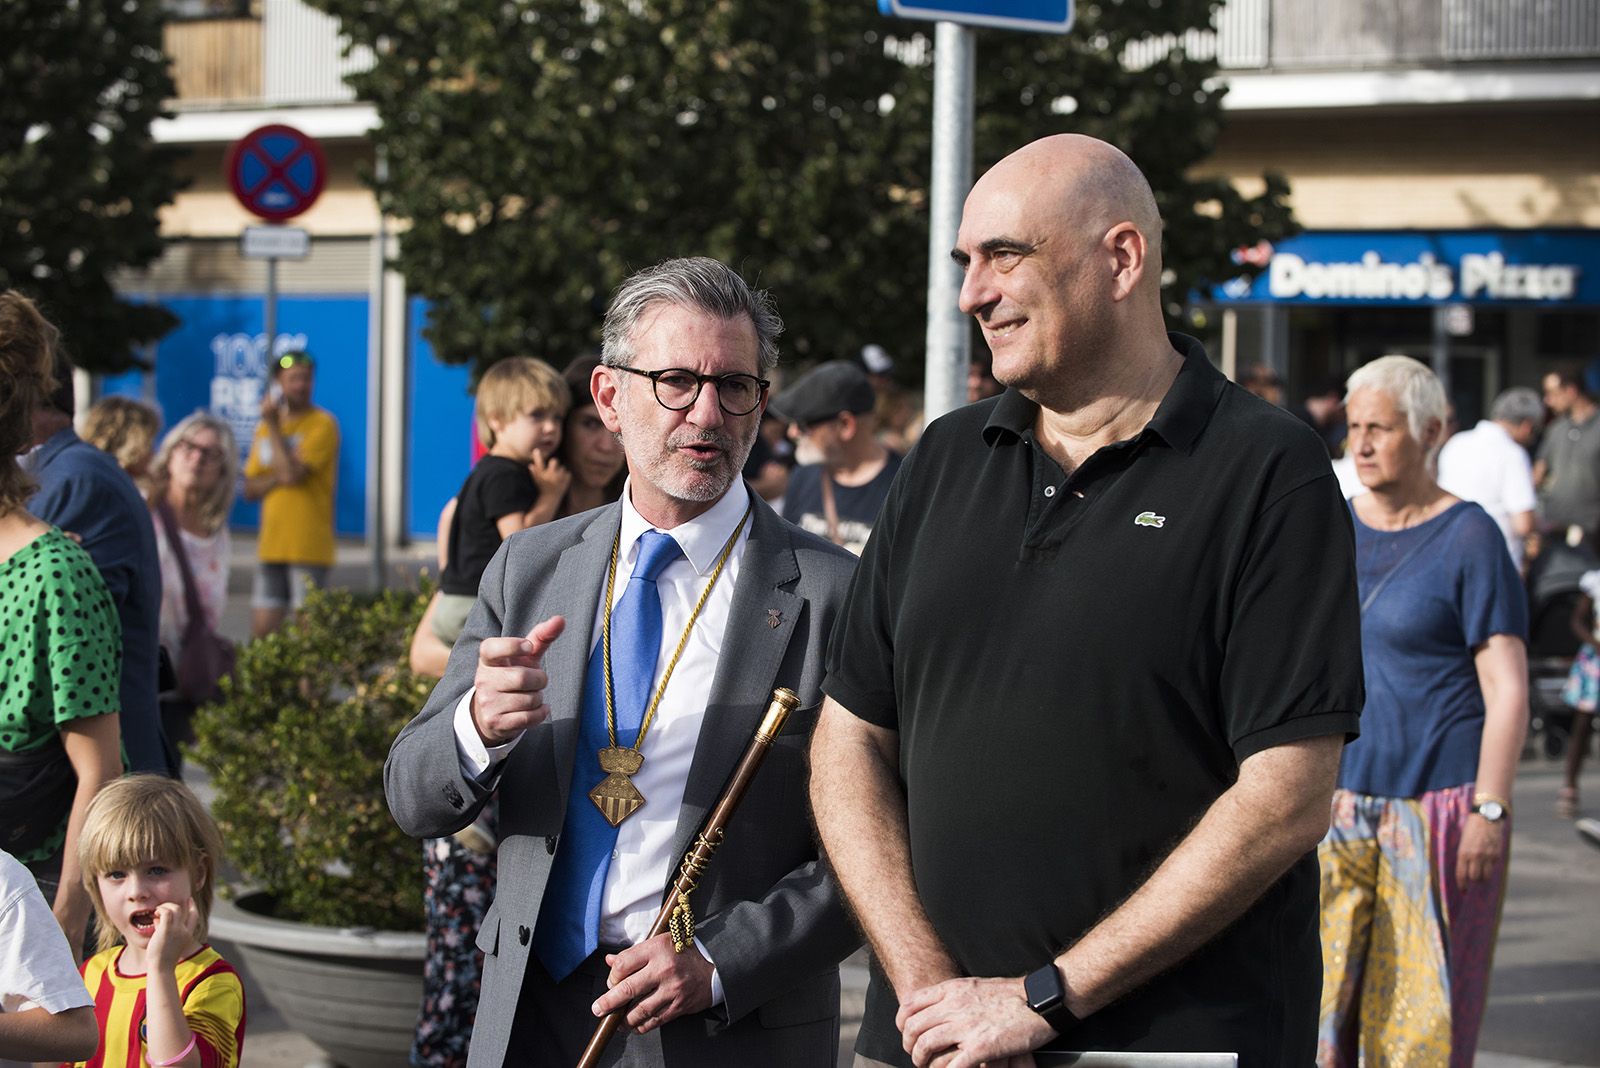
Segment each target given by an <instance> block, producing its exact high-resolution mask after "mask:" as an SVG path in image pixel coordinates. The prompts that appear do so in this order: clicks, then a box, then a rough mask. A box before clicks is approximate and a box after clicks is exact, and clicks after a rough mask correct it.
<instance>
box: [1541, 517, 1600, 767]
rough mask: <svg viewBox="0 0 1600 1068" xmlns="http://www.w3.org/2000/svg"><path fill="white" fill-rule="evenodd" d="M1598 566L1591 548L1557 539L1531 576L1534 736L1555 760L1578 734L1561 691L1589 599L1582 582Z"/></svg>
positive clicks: (1599, 561) (1552, 542) (1548, 547)
mask: <svg viewBox="0 0 1600 1068" xmlns="http://www.w3.org/2000/svg"><path fill="white" fill-rule="evenodd" d="M1597 567H1600V557H1596V555H1595V553H1594V550H1593V549H1591V548H1590V547H1589V545H1588V544H1580V545H1578V546H1576V547H1573V546H1570V545H1567V544H1566V543H1565V542H1559V541H1553V540H1552V541H1547V542H1546V543H1545V546H1544V550H1543V551H1542V552H1541V553H1540V554H1539V556H1538V558H1537V559H1535V560H1534V562H1533V566H1532V568H1531V570H1530V572H1529V575H1528V707H1529V712H1530V714H1531V716H1532V718H1531V720H1530V722H1529V731H1528V737H1529V739H1530V741H1535V740H1536V742H1535V744H1538V745H1540V746H1542V747H1543V750H1544V755H1545V756H1547V757H1549V758H1551V759H1552V760H1553V759H1555V758H1556V757H1559V756H1560V755H1561V754H1562V753H1563V752H1564V751H1565V750H1566V747H1567V739H1568V738H1569V737H1570V736H1571V734H1572V710H1571V709H1570V708H1568V707H1567V706H1566V704H1565V703H1564V702H1563V701H1562V700H1561V688H1562V686H1564V685H1565V684H1566V681H1567V672H1568V671H1570V670H1571V668H1572V659H1573V657H1575V656H1577V655H1578V646H1579V644H1580V643H1579V641H1578V636H1577V635H1576V634H1574V633H1573V632H1572V610H1573V608H1574V607H1576V605H1577V603H1578V600H1579V598H1581V597H1582V596H1583V591H1582V590H1580V589H1578V580H1579V579H1580V578H1582V577H1583V575H1584V572H1586V571H1592V570H1594V569H1595V568H1597Z"/></svg>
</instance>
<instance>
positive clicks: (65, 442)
mask: <svg viewBox="0 0 1600 1068" xmlns="http://www.w3.org/2000/svg"><path fill="white" fill-rule="evenodd" d="M77 441H78V432H77V431H76V430H74V429H72V427H70V426H64V427H62V428H61V429H60V430H57V431H56V432H55V433H54V434H51V435H50V436H49V437H48V438H46V439H45V441H44V444H43V445H40V446H39V447H38V448H37V449H34V450H33V452H32V453H31V454H30V455H29V457H28V466H29V468H30V469H31V470H33V471H42V470H44V469H45V467H46V466H47V465H48V464H49V463H50V462H51V461H52V460H54V459H55V458H56V457H57V456H59V455H60V454H61V451H62V450H63V449H66V448H69V447H70V446H72V445H73V444H74V443H76V442H77Z"/></svg>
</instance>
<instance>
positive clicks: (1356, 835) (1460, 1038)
mask: <svg viewBox="0 0 1600 1068" xmlns="http://www.w3.org/2000/svg"><path fill="white" fill-rule="evenodd" d="M1472 795H1473V787H1472V784H1470V783H1469V784H1467V785H1465V786H1455V787H1451V788H1450V789H1448V790H1436V791H1433V792H1431V793H1426V794H1423V795H1422V796H1421V797H1417V798H1385V797H1369V796H1367V795H1365V794H1355V793H1351V792H1350V791H1348V790H1338V791H1336V792H1335V793H1334V795H1333V817H1332V820H1331V825H1330V827H1329V829H1328V834H1327V837H1326V838H1324V839H1323V840H1322V844H1321V845H1320V846H1319V847H1318V849H1317V858H1318V860H1319V861H1320V862H1321V867H1322V967H1323V981H1322V1020H1321V1024H1320V1026H1319V1028H1318V1032H1317V1065H1318V1068H1355V1066H1356V1065H1357V1064H1358V1063H1360V1064H1361V1065H1362V1068H1471V1065H1472V1058H1473V1053H1474V1051H1475V1050H1476V1049H1477V1045H1478V1029H1479V1026H1480V1025H1481V1024H1482V1023H1483V1008H1484V1002H1485V1000H1486V999H1487V997H1488V988H1489V969H1490V965H1491V963H1492V962H1493V958H1494V940H1495V934H1496V932H1497V931H1498V930H1499V927H1500V906H1501V903H1502V901H1503V900H1504V898H1505V885H1506V864H1507V861H1508V859H1509V852H1510V851H1509V849H1507V850H1506V851H1505V852H1503V853H1502V855H1501V858H1500V863H1499V865H1498V866H1497V867H1496V869H1495V871H1494V873H1493V874H1492V875H1491V876H1490V877H1489V878H1488V879H1487V880H1485V881H1483V882H1479V883H1468V884H1462V883H1458V882H1457V881H1456V851H1457V848H1458V847H1459V846H1460V844H1461V832H1462V829H1463V827H1464V826H1465V824H1466V820H1467V817H1468V815H1470V814H1471V811H1472ZM1506 834H1507V842H1508V844H1509V835H1510V828H1509V827H1507V829H1506ZM1358 1056H1359V1062H1358Z"/></svg>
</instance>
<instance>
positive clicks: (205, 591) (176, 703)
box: [150, 411, 239, 768]
mask: <svg viewBox="0 0 1600 1068" xmlns="http://www.w3.org/2000/svg"><path fill="white" fill-rule="evenodd" d="M238 480H239V447H238V445H237V443H236V441H235V439H234V436H233V430H232V429H231V428H230V427H229V426H228V424H227V423H226V422H224V421H223V420H221V419H219V418H217V417H216V416H214V415H212V414H210V413H209V412H203V411H202V412H195V413H194V414H192V415H190V416H188V417H186V418H184V419H183V420H181V421H179V423H178V425H177V426H175V427H173V428H172V429H171V430H169V431H167V436H166V437H165V438H163V439H162V441H161V448H160V449H159V450H157V452H156V458H155V462H154V463H152V464H151V466H150V482H151V488H150V509H151V511H153V512H154V513H155V518H156V545H157V547H158V549H159V550H160V555H161V644H162V646H163V647H164V648H165V649H166V650H167V652H168V654H169V655H170V656H171V657H172V659H173V662H174V663H181V662H182V657H183V656H184V644H185V639H186V638H191V639H192V640H203V639H201V638H195V637H194V635H193V632H192V630H191V626H190V619H191V607H192V606H198V608H199V611H200V612H201V614H202V617H203V619H204V623H205V626H206V628H208V629H209V630H210V632H211V633H212V634H215V632H216V629H217V624H218V622H219V620H220V619H221V617H222V610H223V607H224V604H225V602H226V600H227V595H228V565H229V558H230V556H231V555H232V543H231V540H230V538H229V536H228V512H229V510H230V509H232V507H233V499H234V494H235V492H236V489H237V483H238ZM187 674H188V673H185V672H181V671H180V683H182V682H186V681H188V680H187V678H186V676H187ZM182 691H183V686H182V685H180V690H179V692H175V693H168V694H163V695H162V698H161V725H162V728H163V729H164V730H165V732H166V736H167V738H168V740H169V741H170V742H171V743H172V746H173V748H174V750H176V748H177V746H178V745H179V744H180V743H187V742H191V741H193V740H194V731H193V729H192V728H191V727H190V720H191V719H192V718H193V717H194V709H195V703H196V701H198V700H202V699H203V698H204V696H205V695H204V694H200V693H195V692H182ZM169 757H170V759H171V761H172V764H173V767H174V768H177V767H181V766H182V757H181V754H179V753H177V752H173V753H172V754H170V755H169Z"/></svg>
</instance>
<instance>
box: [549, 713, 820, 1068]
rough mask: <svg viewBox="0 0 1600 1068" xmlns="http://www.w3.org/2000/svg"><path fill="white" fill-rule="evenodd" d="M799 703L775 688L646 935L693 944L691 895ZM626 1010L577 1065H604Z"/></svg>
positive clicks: (613, 1017)
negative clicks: (602, 1059)
mask: <svg viewBox="0 0 1600 1068" xmlns="http://www.w3.org/2000/svg"><path fill="white" fill-rule="evenodd" d="M799 705H800V698H799V696H798V695H797V694H796V693H795V692H794V691H793V690H790V689H787V688H785V687H782V686H780V687H778V688H777V689H776V690H773V691H772V699H771V700H770V701H769V702H768V703H767V714H766V715H765V716H762V717H761V726H759V727H757V728H756V733H755V736H754V737H753V738H751V739H750V745H749V746H748V747H747V748H746V749H745V751H744V756H743V757H742V758H741V759H740V760H739V766H738V767H736V768H735V769H734V771H733V777H732V778H730V779H729V780H728V785H727V787H726V788H724V789H723V791H722V797H721V799H720V800H718V801H717V804H716V807H715V808H713V809H712V810H711V815H710V816H707V817H706V822H705V826H704V827H703V828H701V830H700V833H699V834H698V835H696V836H695V840H694V845H693V847H691V848H690V850H689V852H688V853H686V854H684V858H683V863H682V864H681V865H680V866H679V867H678V878H677V880H676V881H675V882H674V883H673V884H672V889H671V890H670V891H668V893H667V899H666V901H665V902H663V903H662V905H661V911H660V912H659V913H657V914H656V922H655V923H654V924H652V925H651V926H650V933H649V934H647V935H645V938H647V939H650V938H654V937H655V936H656V935H658V934H663V933H670V934H671V935H672V948H673V949H675V950H677V951H678V952H679V953H682V952H683V951H684V950H685V949H687V948H689V947H690V946H691V945H693V944H694V914H693V913H692V912H691V911H690V909H689V895H690V894H691V893H693V892H694V888H695V887H696V886H698V885H699V884H700V876H701V875H703V874H704V873H705V870H706V866H707V865H708V864H710V863H711V854H712V853H714V852H716V849H717V847H718V846H719V845H721V844H722V837H723V833H724V832H725V831H726V830H727V827H728V823H729V821H730V820H732V819H733V813H734V810H735V809H737V808H738V807H739V802H740V801H742V800H744V795H745V791H746V790H748V789H749V788H750V782H751V780H752V779H754V778H755V777H756V772H757V771H759V770H761V762H762V761H763V760H765V759H766V758H767V751H768V750H769V749H771V748H772V743H773V741H774V740H776V739H777V737H778V733H779V732H780V731H782V730H783V724H784V722H785V721H786V720H787V719H788V718H789V713H790V712H793V711H794V710H795V709H796V708H797V707H799ZM626 1011H627V1010H626V1009H618V1010H617V1011H615V1012H611V1013H607V1014H606V1015H605V1016H604V1017H602V1018H601V1020H600V1023H599V1024H598V1025H597V1026H596V1027H595V1029H594V1034H593V1035H592V1036H590V1038H589V1044H588V1045H587V1046H585V1047H584V1050H583V1056H581V1057H579V1058H578V1068H596V1066H597V1065H598V1064H599V1063H600V1055H601V1054H602V1053H604V1052H605V1048H606V1044H607V1043H609V1042H610V1041H611V1036H612V1035H614V1034H616V1031H617V1028H618V1027H619V1026H620V1025H621V1024H622V1021H623V1018H624V1016H625V1015H626Z"/></svg>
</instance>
